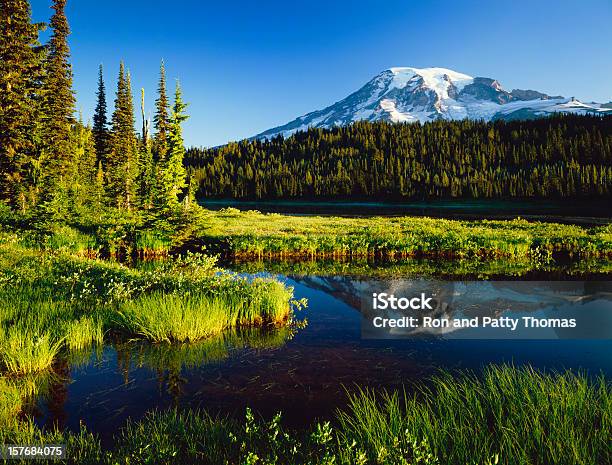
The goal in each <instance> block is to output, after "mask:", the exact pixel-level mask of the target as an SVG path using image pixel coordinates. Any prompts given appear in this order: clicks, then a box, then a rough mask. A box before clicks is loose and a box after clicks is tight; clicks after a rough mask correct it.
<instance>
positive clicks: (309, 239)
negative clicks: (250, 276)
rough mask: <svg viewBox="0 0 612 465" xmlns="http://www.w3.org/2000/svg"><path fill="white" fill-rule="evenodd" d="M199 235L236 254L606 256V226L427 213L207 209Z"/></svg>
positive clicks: (610, 247) (610, 245)
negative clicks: (323, 213) (322, 214)
mask: <svg viewBox="0 0 612 465" xmlns="http://www.w3.org/2000/svg"><path fill="white" fill-rule="evenodd" d="M202 224H203V227H202V233H201V240H202V241H203V242H205V243H206V242H208V243H209V244H210V246H211V247H217V248H218V249H220V251H223V252H226V253H230V254H232V255H236V256H258V257H262V256H304V257H316V256H319V257H320V256H327V257H345V256H352V257H357V256H372V255H380V256H386V257H391V258H393V257H396V258H397V257H412V256H435V257H446V258H449V257H472V256H479V257H486V258H495V257H513V258H531V259H533V260H537V261H542V260H548V259H549V258H550V256H551V255H552V254H558V253H564V254H570V255H575V256H579V257H588V256H607V255H610V254H611V253H612V226H600V227H595V228H584V227H581V226H576V225H565V224H558V223H545V222H529V221H526V220H522V219H515V220H511V221H490V220H479V221H459V220H448V219H442V218H426V217H372V218H344V217H318V216H289V215H279V214H263V213H259V212H257V211H245V212H241V211H239V210H236V209H233V208H228V209H225V210H221V211H219V212H212V211H209V212H207V213H206V217H205V219H204V220H203V223H202Z"/></svg>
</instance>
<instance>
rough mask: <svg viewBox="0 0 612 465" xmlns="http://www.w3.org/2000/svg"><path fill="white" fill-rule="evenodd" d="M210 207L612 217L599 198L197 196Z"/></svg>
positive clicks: (578, 220)
mask: <svg viewBox="0 0 612 465" xmlns="http://www.w3.org/2000/svg"><path fill="white" fill-rule="evenodd" d="M199 202H200V204H201V205H202V206H204V207H205V208H208V209H210V210H220V209H222V208H227V207H233V208H237V209H239V210H259V211H261V212H265V213H282V214H288V215H305V216H312V215H317V216H328V215H333V216H348V217H368V216H401V215H411V216H430V217H441V218H455V219H468V220H469V219H499V220H503V219H514V218H516V217H519V216H520V217H521V218H526V219H530V220H538V221H555V222H561V223H575V224H585V225H590V224H607V223H610V221H612V209H611V208H610V202H609V201H607V200H603V201H602V200H601V199H586V200H580V199H574V200H571V201H568V200H554V199H547V200H469V199H452V200H428V201H418V200H412V201H404V202H382V201H381V202H377V201H354V200H353V201H326V200H253V201H249V200H234V199H201V200H200V201H199Z"/></svg>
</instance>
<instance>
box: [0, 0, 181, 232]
mask: <svg viewBox="0 0 612 465" xmlns="http://www.w3.org/2000/svg"><path fill="white" fill-rule="evenodd" d="M65 7H66V0H53V1H52V9H53V10H54V12H53V15H52V17H51V20H50V22H49V25H48V26H49V27H50V29H51V36H50V39H49V42H48V43H47V44H45V45H42V44H40V43H39V41H38V35H39V32H40V31H41V30H42V29H43V27H44V25H42V24H34V23H32V22H31V8H30V4H29V2H28V1H27V0H0V203H4V204H6V205H8V206H9V207H10V208H11V209H12V210H13V211H15V212H19V213H20V214H23V215H26V216H28V215H29V217H30V218H35V219H40V218H43V219H44V220H45V221H47V222H50V223H53V222H66V221H68V220H73V221H76V219H78V218H81V219H83V218H88V219H89V220H90V221H92V220H93V219H94V218H98V219H99V218H100V216H101V215H102V213H103V212H105V213H109V212H110V213H111V214H112V215H115V216H126V214H127V215H129V214H131V213H133V212H134V213H135V212H138V213H139V214H140V212H145V213H147V212H148V213H150V214H149V215H148V216H146V215H145V216H146V218H145V220H146V219H147V218H148V219H154V220H159V219H167V218H169V217H171V216H172V215H173V214H174V213H175V212H176V211H177V210H179V207H181V201H182V200H183V199H185V200H189V196H188V195H187V194H188V192H187V189H186V187H187V182H186V172H185V169H184V167H183V156H184V153H185V149H184V144H183V136H182V127H181V126H182V123H183V122H184V121H185V119H186V118H187V116H186V114H185V109H186V105H185V103H183V100H182V94H181V89H180V87H179V85H178V83H177V86H176V91H175V95H174V102H173V103H172V104H171V103H170V101H169V99H168V97H167V95H166V77H165V68H164V65H163V63H162V67H161V73H160V80H159V88H158V98H157V101H156V112H155V119H154V122H155V130H156V132H155V134H154V135H153V136H150V135H149V124H148V121H147V120H146V119H145V110H144V90H143V91H142V94H141V95H142V98H141V111H142V119H143V126H142V132H141V134H138V133H137V132H136V130H135V128H134V126H135V114H134V101H133V95H132V88H131V76H130V72H129V71H128V70H127V69H126V67H125V66H124V64H123V63H121V65H120V68H119V76H118V79H117V90H116V94H115V100H114V110H113V113H112V115H111V117H110V118H109V117H108V116H107V103H106V87H105V84H104V77H103V70H102V67H101V66H100V72H99V79H98V91H97V105H96V109H95V115H94V118H93V126H92V127H90V126H89V125H86V124H84V123H83V121H82V120H81V119H80V118H79V119H77V118H75V116H74V115H75V104H76V102H75V100H76V99H75V95H74V92H73V90H72V78H73V73H72V66H71V64H70V61H69V60H70V50H69V47H68V36H69V34H70V28H69V25H68V20H67V18H66V15H65ZM185 204H188V202H185ZM5 208H6V207H5ZM132 216H133V215H132Z"/></svg>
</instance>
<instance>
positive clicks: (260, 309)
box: [117, 281, 291, 342]
mask: <svg viewBox="0 0 612 465" xmlns="http://www.w3.org/2000/svg"><path fill="white" fill-rule="evenodd" d="M268 282H269V283H271V284H272V283H274V284H276V285H271V286H270V287H269V292H268V293H266V294H265V295H264V296H262V299H261V300H262V301H257V302H254V301H251V302H248V301H245V300H243V299H242V298H240V296H238V295H235V296H232V295H228V296H218V297H211V296H208V295H206V294H202V293H196V294H190V295H177V294H166V293H160V292H154V293H151V294H146V295H143V296H141V297H139V298H138V299H135V300H131V301H127V302H125V303H123V304H121V305H120V307H119V310H118V312H117V316H118V325H119V327H121V328H124V329H125V330H126V331H128V332H129V333H130V334H135V335H138V336H142V337H144V338H146V339H148V340H150V341H153V342H189V341H191V342H193V341H197V340H199V339H205V338H208V337H211V336H214V335H216V334H219V333H220V332H222V331H224V330H226V329H229V328H233V327H236V326H262V325H282V324H284V323H285V322H287V320H288V319H289V317H290V307H289V303H288V302H289V300H290V299H291V292H290V291H289V290H288V289H286V288H285V287H284V286H282V285H281V284H280V283H277V282H275V281H268ZM254 285H257V284H254ZM264 299H265V303H264V302H263V300H264Z"/></svg>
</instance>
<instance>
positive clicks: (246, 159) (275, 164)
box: [186, 115, 612, 199]
mask: <svg viewBox="0 0 612 465" xmlns="http://www.w3.org/2000/svg"><path fill="white" fill-rule="evenodd" d="M186 163H187V165H188V166H189V167H190V168H189V171H190V173H191V176H192V177H193V179H194V181H195V182H196V183H197V185H198V187H199V189H198V195H199V196H201V197H207V196H218V197H233V198H239V199H266V198H292V197H311V198H338V197H352V198H356V197H373V198H389V199H402V198H431V197H449V198H450V197H468V198H493V197H498V198H499V197H522V198H533V197H584V196H609V195H611V194H612V117H611V116H607V117H592V116H575V115H558V116H554V117H551V118H546V119H538V120H529V121H512V122H504V121H495V122H491V123H486V122H482V121H468V120H464V121H437V122H432V123H426V124H418V123H416V124H392V123H386V122H376V123H370V122H358V123H354V124H353V125H351V126H348V127H337V128H333V129H329V130H324V129H309V130H308V131H306V132H298V133H297V134H295V135H294V136H292V137H289V138H287V139H283V138H282V137H276V138H274V139H272V140H267V141H261V140H243V141H241V142H237V143H230V144H228V145H225V146H222V147H217V148H213V149H208V150H204V149H197V148H192V149H189V150H188V151H187V154H186Z"/></svg>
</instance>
